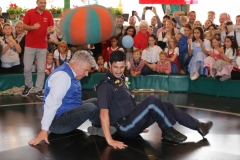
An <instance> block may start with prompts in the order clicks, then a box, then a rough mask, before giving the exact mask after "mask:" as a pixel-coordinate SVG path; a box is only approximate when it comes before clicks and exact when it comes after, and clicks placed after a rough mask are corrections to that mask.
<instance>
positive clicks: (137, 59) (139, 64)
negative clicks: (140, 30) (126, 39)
mask: <svg viewBox="0 0 240 160" xmlns="http://www.w3.org/2000/svg"><path fill="white" fill-rule="evenodd" d="M141 52H142V51H141V50H140V49H135V50H134V51H133V59H132V60H130V74H131V75H132V77H136V76H138V75H140V74H141V71H142V68H143V66H144V61H143V60H142V59H141Z"/></svg>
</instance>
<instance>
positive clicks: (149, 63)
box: [141, 34, 162, 75]
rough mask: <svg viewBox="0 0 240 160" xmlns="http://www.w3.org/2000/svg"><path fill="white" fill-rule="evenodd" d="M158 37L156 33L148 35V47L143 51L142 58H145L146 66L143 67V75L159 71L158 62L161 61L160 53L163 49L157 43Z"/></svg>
mask: <svg viewBox="0 0 240 160" xmlns="http://www.w3.org/2000/svg"><path fill="white" fill-rule="evenodd" d="M156 44H157V39H156V36H155V35H154V34H151V35H149V36H148V47H147V48H146V49H144V50H143V52H142V60H144V67H143V68H142V72H141V74H142V75H148V74H154V73H157V72H156V69H157V67H156V66H157V62H158V61H159V53H160V52H161V51H162V49H161V48H160V47H159V46H157V45H156Z"/></svg>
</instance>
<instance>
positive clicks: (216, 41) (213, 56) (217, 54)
mask: <svg viewBox="0 0 240 160" xmlns="http://www.w3.org/2000/svg"><path fill="white" fill-rule="evenodd" d="M211 44H212V49H211V50H210V51H209V56H208V57H206V58H205V59H204V66H205V67H206V68H207V70H208V77H210V76H211V75H213V74H212V67H213V65H214V64H215V62H216V61H217V60H219V59H221V58H222V57H221V55H222V54H224V50H223V49H222V48H221V39H220V38H219V37H218V36H214V37H213V38H212V39H211Z"/></svg>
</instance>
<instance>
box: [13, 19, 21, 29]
mask: <svg viewBox="0 0 240 160" xmlns="http://www.w3.org/2000/svg"><path fill="white" fill-rule="evenodd" d="M18 23H20V24H21V25H23V21H20V20H19V21H17V22H16V23H15V26H14V27H15V28H16V26H17V25H18Z"/></svg>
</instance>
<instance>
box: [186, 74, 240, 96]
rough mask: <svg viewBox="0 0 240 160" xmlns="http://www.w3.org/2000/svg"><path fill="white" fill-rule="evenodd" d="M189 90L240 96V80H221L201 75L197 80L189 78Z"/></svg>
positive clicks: (217, 94)
mask: <svg viewBox="0 0 240 160" xmlns="http://www.w3.org/2000/svg"><path fill="white" fill-rule="evenodd" d="M189 92H193V93H201V94H208V95H216V96H226V97H234V98H240V81H239V80H227V81H224V82H221V81H219V80H218V79H213V78H208V77H199V78H198V79H197V80H195V81H191V80H189Z"/></svg>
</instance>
